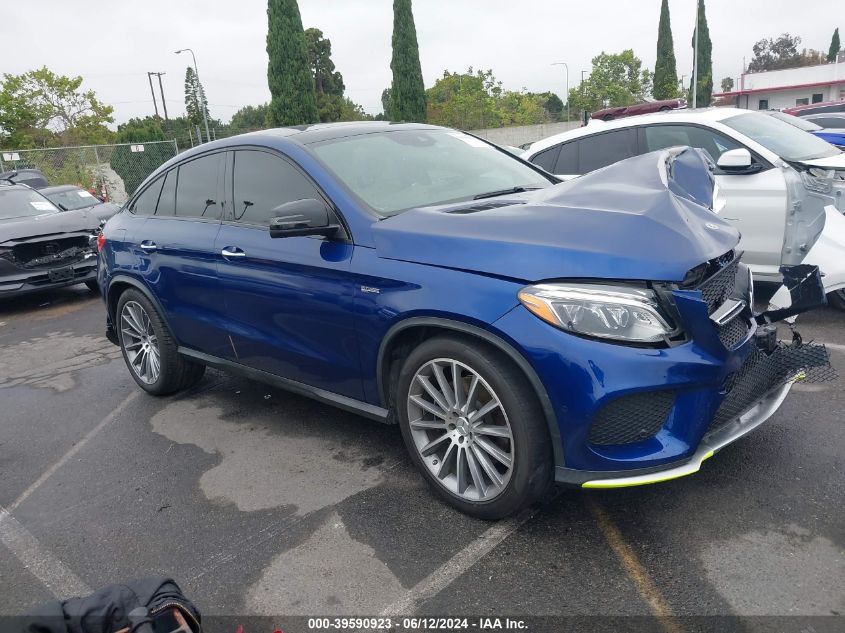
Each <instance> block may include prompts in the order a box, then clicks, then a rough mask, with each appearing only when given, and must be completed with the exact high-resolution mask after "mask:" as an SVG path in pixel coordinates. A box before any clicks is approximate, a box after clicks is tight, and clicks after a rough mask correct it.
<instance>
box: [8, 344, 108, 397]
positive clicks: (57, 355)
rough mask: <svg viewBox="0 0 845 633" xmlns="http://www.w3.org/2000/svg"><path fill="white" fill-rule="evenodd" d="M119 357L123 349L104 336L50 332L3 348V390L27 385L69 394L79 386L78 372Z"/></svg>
mask: <svg viewBox="0 0 845 633" xmlns="http://www.w3.org/2000/svg"><path fill="white" fill-rule="evenodd" d="M120 355H121V354H120V349H119V348H117V347H115V346H114V345H112V344H111V343H110V342H109V341H108V340H106V339H105V338H103V337H101V336H92V335H80V334H74V333H73V332H50V333H48V334H46V335H45V336H42V337H38V338H33V339H30V340H27V341H21V342H19V343H15V344H14V345H7V346H5V347H4V348H3V354H2V355H0V389H2V388H8V387H17V386H18V385H26V386H29V387H40V388H44V389H53V390H54V391H57V392H63V391H67V390H69V389H72V388H73V387H74V386H76V378H75V374H76V372H78V371H80V370H82V369H86V368H88V367H93V366H95V365H101V364H103V363H107V362H109V361H111V360H114V359H116V358H120Z"/></svg>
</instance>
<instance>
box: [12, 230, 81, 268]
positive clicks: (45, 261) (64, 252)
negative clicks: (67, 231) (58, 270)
mask: <svg viewBox="0 0 845 633" xmlns="http://www.w3.org/2000/svg"><path fill="white" fill-rule="evenodd" d="M90 252H91V247H90V245H89V243H88V238H87V237H85V236H81V237H65V238H59V239H55V240H42V241H39V242H25V243H23V244H18V245H17V246H15V247H13V248H12V253H13V257H14V261H15V263H17V264H18V265H19V266H21V267H22V268H53V267H55V266H65V265H68V264H72V263H74V262H77V261H80V260H82V259H84V257H85V255H86V254H88V253H90Z"/></svg>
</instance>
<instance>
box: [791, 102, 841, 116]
mask: <svg viewBox="0 0 845 633" xmlns="http://www.w3.org/2000/svg"><path fill="white" fill-rule="evenodd" d="M783 111H784V112H786V113H787V114H792V115H793V116H800V117H805V116H807V115H809V114H828V113H830V112H845V101H824V102H822V103H810V104H808V105H800V106H793V107H791V108H784V109H783Z"/></svg>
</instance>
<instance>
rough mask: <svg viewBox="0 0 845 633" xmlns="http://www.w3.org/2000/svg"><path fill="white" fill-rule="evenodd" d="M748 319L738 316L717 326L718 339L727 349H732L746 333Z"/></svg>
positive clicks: (748, 327)
mask: <svg viewBox="0 0 845 633" xmlns="http://www.w3.org/2000/svg"><path fill="white" fill-rule="evenodd" d="M749 329H750V326H749V324H748V321H746V320H745V319H744V318H743V317H741V316H738V317H735V318H734V319H732V320H730V321H728V322H727V323H725V325H723V326H721V327H720V328H719V340H720V341H722V345H724V346H725V347H726V348H727V349H729V350H732V349H734V348H735V347H736V346H737V345H738V344H739V342H740V341H742V340H743V339H744V338H745V337H746V335H747V334H748V330H749Z"/></svg>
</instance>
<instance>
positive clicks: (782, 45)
mask: <svg viewBox="0 0 845 633" xmlns="http://www.w3.org/2000/svg"><path fill="white" fill-rule="evenodd" d="M800 46H801V38H800V37H798V36H797V35H795V36H793V35H790V34H789V33H781V35H780V36H778V37H777V38H763V39H762V40H759V41H757V42H755V43H754V46H752V47H751V50H752V51H753V52H754V57H753V58H752V59H751V62H750V63H749V64H748V71H749V72H752V73H756V72H762V71H765V70H782V69H784V68H799V67H801V66H815V65H817V64H823V63H825V62H826V61H827V56H826V55H825V54H824V53H822V52H821V51H817V50H813V49H806V48H804V49H799V47H800Z"/></svg>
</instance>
